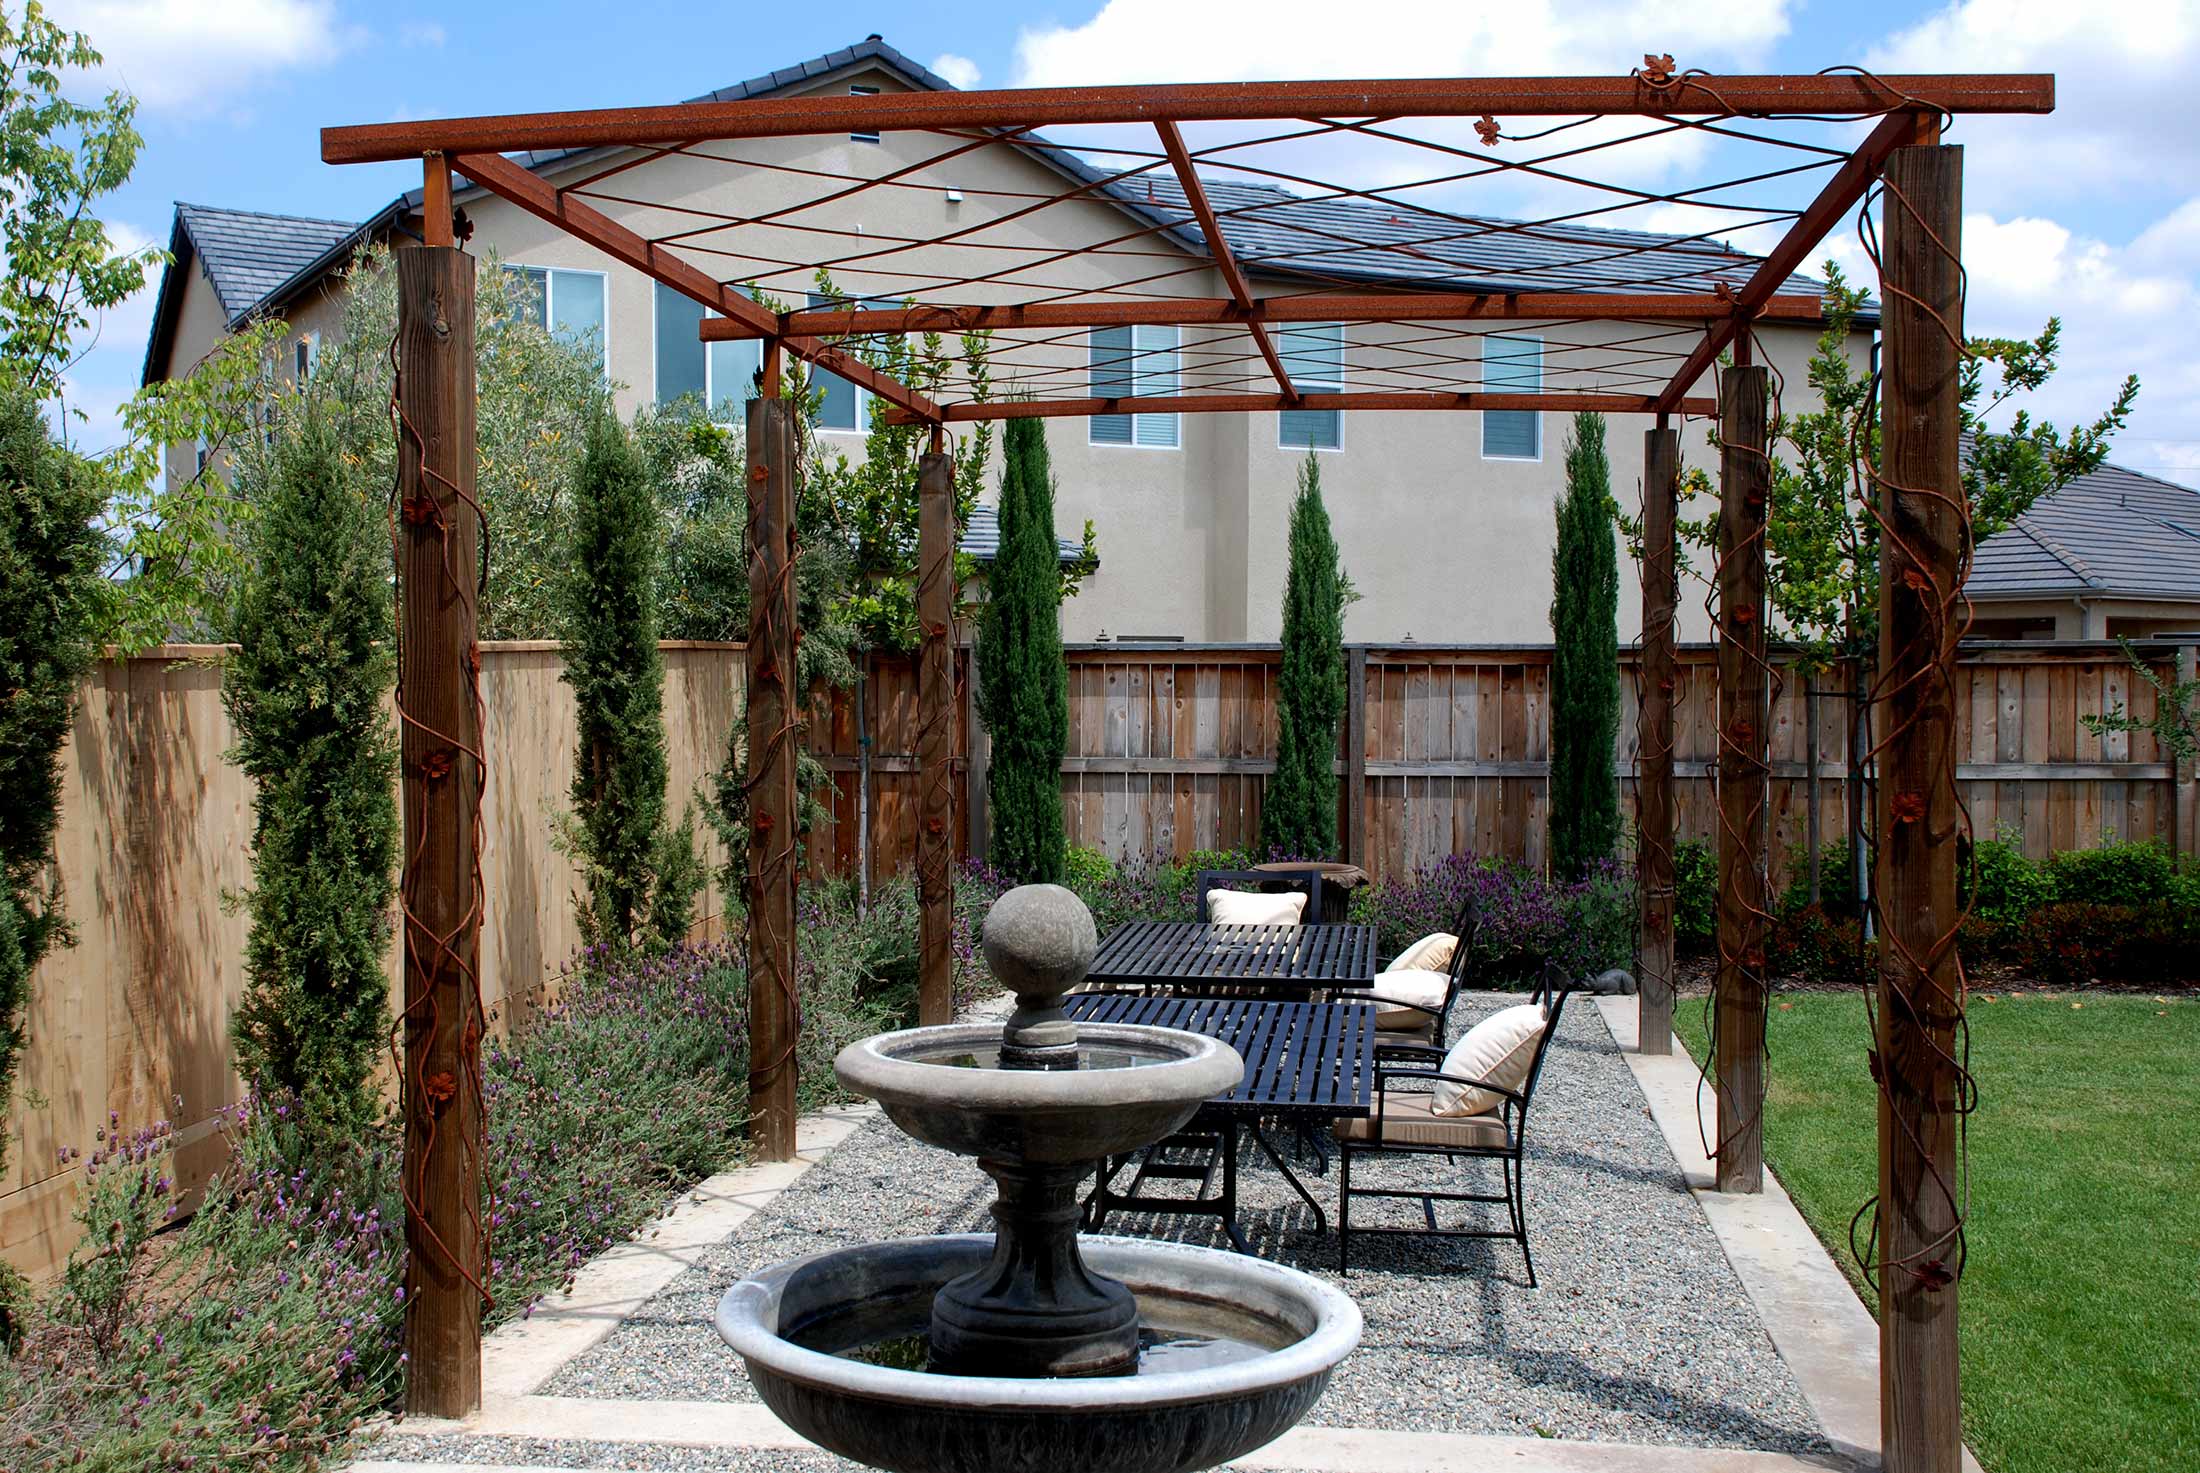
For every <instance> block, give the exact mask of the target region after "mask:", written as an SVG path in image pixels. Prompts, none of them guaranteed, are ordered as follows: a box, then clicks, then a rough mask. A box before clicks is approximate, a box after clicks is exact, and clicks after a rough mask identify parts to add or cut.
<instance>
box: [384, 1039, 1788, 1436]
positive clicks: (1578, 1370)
mask: <svg viewBox="0 0 2200 1473" xmlns="http://www.w3.org/2000/svg"><path fill="white" fill-rule="evenodd" d="M1518 1000H1519V999H1518V998H1517V997H1504V996H1489V997H1479V998H1472V999H1463V1000H1462V1004H1461V1006H1460V1008H1459V1009H1458V1013H1459V1015H1461V1016H1462V1018H1463V1020H1465V1021H1471V1020H1473V1019H1475V1018H1479V1017H1481V1016H1484V1015H1485V1014H1487V1013H1488V1012H1489V1011H1491V1010H1492V1009H1493V1008H1495V1007H1499V1006H1504V1005H1507V1004H1509V1003H1512V1002H1517V1001H1518ZM1248 1158H1250V1159H1251V1160H1252V1161H1254V1162H1255V1163H1257V1164H1253V1165H1251V1166H1250V1167H1249V1169H1248V1170H1246V1171H1245V1172H1244V1173H1243V1174H1242V1175H1241V1178H1240V1191H1241V1223H1242V1225H1243V1226H1244V1227H1245V1229H1246V1230H1247V1233H1248V1235H1249V1236H1250V1238H1251V1240H1252V1243H1253V1247H1254V1249H1255V1251H1257V1252H1259V1253H1261V1254H1262V1255H1263V1256H1267V1257H1272V1258H1276V1259H1278V1260H1280V1261H1283V1262H1286V1263H1291V1264H1294V1265H1296V1266H1298V1267H1300V1268H1304V1269H1308V1270H1310V1271H1312V1272H1315V1273H1317V1274H1320V1275H1321V1276H1323V1277H1324V1278H1328V1279H1331V1280H1332V1281H1334V1282H1337V1283H1340V1284H1341V1285H1343V1287H1344V1288H1345V1289H1346V1290H1347V1291H1348V1292H1349V1293H1351V1294H1352V1296H1353V1297H1354V1298H1355V1299H1357V1300H1358V1301H1359V1304H1360V1307H1361V1309H1362V1310H1363V1311H1364V1312H1365V1314H1366V1317H1367V1331H1366V1336H1365V1338H1364V1340H1363V1341H1362V1343H1361V1346H1360V1349H1359V1350H1358V1351H1357V1352H1355V1353H1354V1354H1353V1355H1352V1356H1351V1357H1350V1358H1349V1359H1347V1360H1346V1362H1345V1363H1344V1365H1343V1367H1342V1368H1341V1369H1340V1370H1339V1372H1338V1375H1337V1378H1336V1380H1335V1381H1334V1382H1333V1383H1332V1385H1331V1387H1330V1389H1329V1392H1328V1394H1327V1395H1326V1396H1325V1397H1324V1398H1323V1399H1322V1401H1321V1402H1320V1404H1319V1405H1317V1406H1316V1407H1315V1409H1314V1413H1313V1415H1312V1417H1311V1418H1309V1420H1310V1421H1311V1422H1314V1423H1323V1424H1328V1425H1332V1426H1358V1427H1379V1428H1396V1429H1401V1430H1409V1431H1426V1432H1469V1433H1500V1434H1509V1435H1515V1436H1534V1435H1543V1436H1555V1437H1562V1438H1570V1439H1579V1440H1586V1441H1608V1442H1632V1443H1664V1444H1673V1445H1682V1446H1699V1447H1741V1448H1760V1449H1766V1450H1774V1451H1784V1452H1798V1453H1807V1452H1822V1451H1825V1450H1827V1448H1828V1444H1827V1442H1826V1440H1825V1438H1824V1436H1823V1435H1822V1433H1821V1432H1820V1430H1819V1428H1818V1426H1817V1424H1816V1422H1815V1420H1814V1419H1813V1418H1812V1417H1811V1415H1810V1412H1809V1410H1808V1408H1807V1406H1806V1404H1805V1403H1804V1401H1803V1399H1802V1395H1801V1393H1800V1391H1799V1390H1798V1389H1797V1387H1796V1384H1795V1380H1794V1378H1793V1376H1792V1375H1790V1374H1789V1372H1788V1369H1787V1366H1786V1364H1785V1363H1784V1362H1783V1361H1782V1360H1781V1359H1780V1357H1779V1355H1778V1353H1777V1352H1776V1351H1775V1350H1774V1349H1773V1346H1772V1343H1771V1341H1770V1339H1769V1338H1768V1337H1767V1336H1766V1334H1765V1331H1764V1328H1763V1326H1762V1324H1761V1323H1760V1322H1759V1321H1758V1319H1757V1316H1756V1312H1755V1310H1754V1309H1753V1307H1752V1306H1751V1304H1750V1301H1749V1297H1748V1294H1747V1293H1746V1291H1745V1290H1744V1289H1743V1288H1742V1285H1741V1283H1740V1281H1739V1280H1738V1279H1737V1278H1736V1277H1735V1275H1734V1272H1733V1269H1732V1268H1731V1266H1730V1265H1729V1264H1728V1263H1727V1260H1726V1256H1725V1254H1724V1252H1723V1251H1722V1250H1721V1249H1720V1247H1719V1244H1718V1240H1717V1239H1716V1238H1715V1237H1714V1236H1713V1234H1712V1232H1711V1228H1710V1226H1709V1224H1708V1223H1707V1222H1706V1221H1705V1219H1704V1216H1703V1212H1702V1210H1701V1209H1700V1208H1699V1207H1698V1206H1697V1205H1696V1202H1695V1200H1694V1199H1693V1198H1692V1197H1690V1196H1689V1194H1688V1192H1687V1189H1686V1187H1685V1185H1684V1184H1683V1182H1682V1180H1681V1174H1680V1168H1679V1166H1678V1165H1677V1163H1676V1162H1675V1161H1674V1159H1673V1156H1672V1153H1671V1152H1670V1151H1668V1150H1667V1149H1666V1146H1665V1142H1664V1140H1663V1138H1662V1137H1661V1136H1660V1134H1659V1133H1658V1129H1657V1126H1656V1124H1655V1123H1654V1122H1653V1121H1652V1120H1651V1119H1650V1115H1649V1110H1648V1108H1647V1106H1646V1104H1645V1102H1644V1100H1643V1096H1642V1093H1641V1091H1640V1090H1639V1089H1638V1088H1637V1087H1636V1085H1635V1083H1634V1078H1633V1075H1632V1074H1631V1073H1630V1072H1629V1070H1628V1068H1627V1064H1626V1061H1625V1060H1624V1059H1623V1058H1621V1057H1620V1054H1619V1052H1618V1049H1617V1048H1616V1046H1615V1045H1614V1044H1613V1042H1612V1038H1611V1035H1610V1033H1609V1032H1608V1031H1607V1030H1606V1029H1605V1027H1604V1024H1603V1020H1602V1019H1601V1017H1600V1016H1599V1015H1598V1013H1597V1011H1596V1009H1595V1007H1594V1005H1593V1004H1592V1003H1591V1002H1590V1001H1589V1000H1587V999H1585V998H1576V999H1575V1001H1574V1003H1573V1005H1572V1006H1571V1007H1569V1009H1568V1011H1567V1015H1566V1019H1565V1023H1564V1025H1563V1026H1562V1028H1561V1030H1560V1035H1559V1038H1558V1040H1557V1041H1556V1043H1555V1044H1554V1045H1553V1049H1552V1054H1551V1057H1550V1060H1549V1062H1548V1063H1547V1065H1546V1067H1545V1070H1544V1075H1543V1082H1542V1085H1541V1088H1540V1090H1539V1093H1538V1096H1537V1099H1536V1105H1535V1112H1534V1115H1533V1117H1532V1120H1531V1129H1530V1135H1529V1161H1528V1163H1527V1182H1528V1210H1529V1230H1530V1233H1531V1235H1532V1236H1533V1239H1534V1242H1535V1247H1536V1267H1537V1272H1538V1274H1539V1276H1540V1278H1541V1280H1542V1287H1541V1288H1539V1289H1529V1288H1527V1287H1526V1280H1525V1275H1524V1274H1523V1272H1522V1269H1521V1262H1520V1255H1519V1253H1518V1251H1517V1250H1516V1249H1515V1248H1514V1247H1513V1246H1512V1245H1511V1244H1509V1243H1475V1242H1460V1241H1449V1242H1446V1241H1440V1240H1430V1239H1368V1240H1365V1245H1364V1247H1363V1246H1362V1244H1361V1243H1360V1242H1355V1244H1354V1260H1355V1262H1354V1266H1353V1271H1352V1273H1351V1275H1350V1277H1349V1278H1342V1279H1340V1278H1338V1277H1337V1275H1336V1237H1335V1234H1334V1227H1333V1225H1332V1231H1331V1232H1330V1233H1329V1234H1327V1235H1322V1234H1317V1233H1316V1232H1315V1231H1314V1225H1313V1218H1312V1215H1311V1214H1310V1213H1309V1212H1308V1211H1307V1210H1306V1207H1305V1205H1304V1204H1303V1203H1301V1202H1299V1200H1298V1199H1297V1198H1296V1197H1295V1196H1293V1195H1292V1194H1291V1193H1290V1191H1289V1189H1288V1188H1287V1187H1286V1186H1285V1185H1284V1183H1283V1182H1282V1180H1281V1178H1280V1177H1279V1176H1277V1174H1276V1173H1275V1171H1274V1170H1273V1168H1271V1167H1269V1166H1267V1165H1266V1163H1265V1162H1260V1161H1258V1158H1257V1156H1256V1155H1255V1154H1254V1153H1253V1152H1251V1151H1250V1149H1248V1150H1247V1151H1246V1152H1244V1153H1242V1154H1241V1159H1248ZM1297 1164H1298V1165H1299V1166H1300V1169H1301V1175H1302V1176H1303V1177H1304V1179H1305V1180H1307V1181H1308V1182H1309V1184H1310V1185H1311V1187H1312V1189H1313V1190H1314V1192H1315V1194H1316V1196H1317V1198H1319V1199H1321V1200H1322V1201H1323V1203H1324V1206H1325V1209H1333V1206H1334V1202H1335V1194H1336V1187H1335V1176H1334V1171H1333V1169H1332V1171H1331V1172H1330V1174H1327V1175H1316V1174H1314V1172H1313V1166H1312V1163H1311V1162H1310V1161H1306V1162H1301V1163H1297ZM1387 1169H1389V1170H1392V1171H1394V1172H1403V1173H1406V1174H1408V1175H1412V1174H1417V1173H1427V1172H1431V1171H1433V1172H1435V1173H1439V1174H1441V1175H1443V1176H1445V1177H1448V1178H1451V1179H1452V1184H1453V1185H1456V1186H1465V1185H1467V1184H1468V1183H1469V1182H1470V1181H1472V1180H1474V1179H1476V1178H1477V1177H1478V1176H1479V1174H1481V1173H1482V1172H1484V1171H1485V1170H1486V1172H1487V1173H1488V1177H1489V1179H1490V1180H1492V1181H1494V1178H1495V1171H1496V1168H1495V1167H1494V1165H1492V1166H1488V1167H1486V1168H1485V1167H1483V1166H1482V1165H1480V1164H1477V1163H1466V1162H1462V1163H1459V1164H1457V1165H1449V1164H1446V1163H1442V1162H1431V1161H1423V1160H1401V1161H1397V1162H1395V1163H1393V1164H1391V1165H1390V1166H1389V1167H1388V1168H1387ZM1370 1184H1373V1183H1370ZM1475 1189H1480V1190H1488V1189H1489V1188H1488V1187H1487V1186H1481V1187H1477V1188H1475ZM991 1198H992V1192H991V1185H990V1183H988V1182H987V1181H986V1180H985V1178H984V1177H983V1176H982V1175H981V1174H980V1173H979V1172H978V1170H977V1168H976V1167H975V1166H974V1165H972V1164H971V1163H969V1162H967V1161H963V1160H959V1159H956V1158H954V1157H950V1156H947V1155H945V1154H944V1153H942V1152H939V1151H935V1150H932V1149H930V1148H928V1147H924V1146H920V1145H918V1144H916V1143H915V1142H913V1141H911V1140H909V1139H907V1138H906V1137H904V1136H902V1135H901V1134H900V1133H899V1132H898V1131H896V1130H895V1129H894V1128H893V1126H892V1124H891V1123H890V1122H888V1121H886V1120H884V1119H883V1118H881V1119H879V1120H876V1121H873V1122H872V1123H871V1124H869V1125H866V1126H865V1127H863V1128H862V1129H861V1130H860V1131H858V1132H857V1134H855V1135H854V1136H851V1137H850V1138H849V1139H848V1140H847V1141H846V1142H844V1143H843V1144H842V1145H841V1146H840V1147H839V1148H838V1149H836V1150H834V1151H833V1152H832V1153H831V1154H830V1155H828V1156H827V1157H826V1159H825V1160H824V1161H823V1162H822V1163H820V1164H819V1165H818V1166H817V1167H816V1168H815V1169H813V1170H811V1171H810V1172H808V1173H807V1174H806V1175H804V1176H803V1177H802V1178H801V1180H800V1181H798V1182H797V1183H796V1184H795V1185H794V1186H793V1187H791V1188H789V1189H788V1190H786V1191H785V1192H783V1193H781V1194H780V1196H779V1197H778V1198H777V1199H776V1200H775V1201H774V1202H773V1203H772V1205H771V1206H770V1207H769V1208H768V1209H767V1210H766V1211H764V1212H761V1213H759V1214H757V1215H756V1216H755V1217H754V1218H752V1219H750V1220H749V1221H748V1222H747V1223H746V1224H744V1225H743V1226H742V1228H741V1229H740V1230H739V1231H737V1232H736V1233H735V1234H734V1235H733V1237H732V1238H731V1239H729V1240H728V1241H727V1242H726V1243H724V1244H723V1245H721V1246H719V1247H717V1248H715V1249H713V1250H712V1251H710V1252H709V1253H708V1254H706V1255H705V1257H704V1259H703V1260H702V1262H701V1263H700V1264H699V1265H698V1266H697V1267H695V1268H693V1269H691V1270H689V1271H688V1272H687V1273H685V1274H683V1275H682V1276H681V1277H680V1278H679V1279H677V1280H675V1281H674V1282H673V1283H672V1284H670V1285H669V1286H667V1287H666V1288H665V1289H664V1290H663V1291H662V1292H660V1293H659V1294H658V1295H656V1296H655V1297H654V1298H653V1299H651V1300H650V1301H649V1302H648V1303H646V1304H644V1305H643V1306H642V1307H641V1308H640V1310H639V1311H638V1312H637V1313H636V1314H634V1315H633V1316H632V1317H631V1318H630V1319H629V1320H627V1321H626V1323H624V1324H623V1325H621V1326H620V1328H619V1329H618V1330H616V1331H614V1332H613V1333H612V1334H611V1335H610V1336H608V1337H607V1338H606V1339H605V1340H604V1341H602V1342H601V1343H600V1344H598V1345H597V1346H596V1347H595V1348H594V1349H592V1350H591V1351H590V1352H589V1353H588V1354H586V1355H584V1356H582V1357H580V1358H578V1359H576V1360H575V1361H573V1362H572V1363H571V1364H569V1365H568V1366H567V1367H566V1368H565V1369H564V1370H563V1371H561V1372H560V1373H559V1374H558V1376H557V1377H556V1378H555V1379H553V1380H552V1381H551V1382H550V1383H549V1384H548V1385H547V1386H545V1387H544V1388H543V1390H544V1392H545V1393H547V1394H550V1395H558V1396H583V1397H605V1398H618V1399H642V1400H660V1399H681V1400H726V1401H754V1400H755V1393H754V1392H753V1391H752V1390H751V1389H750V1387H749V1384H748V1381H747V1379H746V1377H745V1376H744V1375H743V1374H742V1372H741V1368H740V1364H739V1362H738V1361H736V1360H735V1358H734V1357H733V1355H732V1354H731V1353H730V1352H729V1351H728V1350H727V1349H726V1348H725V1346H724V1344H723V1343H722V1342H721V1341H720V1340H719V1339H718V1336H717V1334H716V1332H715V1331H714V1330H713V1329H712V1328H711V1323H710V1317H711V1313H712V1311H713V1309H714V1307H715V1305H716V1302H717V1300H718V1297H719V1296H720V1295H721V1294H722V1293H723V1292H724V1290H725V1289H726V1287H727V1286H728V1285H730V1284H731V1283H733V1282H734V1281H735V1280H736V1279H738V1278H740V1277H741V1276H742V1275H743V1274H744V1273H746V1272H748V1271H749V1270H750V1269H751V1268H753V1267H756V1266H758V1265H761V1264H764V1263H770V1262H774V1261H777V1260H779V1259H783V1258H788V1257H792V1256H797V1255H800V1254H805V1253H813V1252H818V1251H822V1250H824V1249H828V1248H833V1247H839V1246H844V1245H847V1244H851V1243H860V1242H872V1241H877V1240H879V1239H882V1238H888V1237H896V1236H905V1235H912V1234H918V1233H932V1232H961V1231H973V1230H978V1229H980V1228H982V1227H984V1226H986V1225H987V1221H986V1216H985V1209H986V1207H987V1205H988V1204H989V1203H990V1201H991ZM1385 1206H1387V1207H1389V1208H1390V1210H1391V1211H1393V1212H1395V1213H1396V1214H1398V1216H1397V1218H1396V1220H1398V1221H1401V1222H1405V1221H1413V1220H1417V1219H1418V1208H1417V1207H1415V1206H1413V1205H1411V1204H1406V1203H1398V1204H1366V1205H1361V1204H1356V1207H1355V1216H1356V1217H1358V1218H1361V1219H1362V1220H1364V1219H1365V1216H1366V1214H1367V1212H1369V1211H1375V1212H1381V1211H1383V1210H1384V1207H1385ZM1454 1210H1460V1209H1454ZM1464 1210H1466V1211H1469V1212H1472V1211H1476V1210H1479V1209H1474V1208H1467V1209H1464ZM1494 1210H1497V1211H1501V1209H1494ZM1333 1215H1334V1214H1333V1211H1332V1216H1333ZM1107 1230H1108V1231H1111V1232H1133V1233H1165V1234H1166V1235H1168V1236H1171V1237H1176V1238H1180V1239H1182V1240H1185V1241H1191V1242H1204V1243H1211V1244H1215V1245H1218V1246H1219V1245H1220V1243H1221V1239H1220V1235H1219V1234H1218V1233H1215V1232H1214V1231H1212V1229H1211V1227H1210V1224H1209V1223H1208V1222H1204V1221H1201V1220H1197V1219H1165V1220H1159V1221H1156V1220H1154V1219H1151V1218H1141V1217H1126V1216H1122V1215H1118V1216H1116V1217H1112V1218H1111V1219H1110V1220H1109V1222H1108V1225H1107ZM430 1442H434V1443H437V1444H438V1446H436V1447H433V1448H430V1447H429V1446H428V1445H427V1444H429V1443H430ZM373 1455H376V1456H384V1457H391V1456H436V1457H449V1458H454V1459H459V1460H466V1461H482V1462H518V1463H529V1462H532V1463H537V1464H548V1465H551V1466H578V1467H606V1468H614V1467H621V1468H623V1467H635V1468H655V1467H672V1466H678V1467H693V1468H702V1469H709V1468H716V1467H720V1466H728V1467H731V1466H737V1465H738V1466H741V1467H745V1468H760V1469H762V1468H771V1469H777V1468H785V1469H787V1470H789V1473H810V1470H812V1469H818V1470H823V1469H835V1470H837V1469H840V1468H844V1467H847V1466H849V1465H847V1464H843V1463H840V1462H838V1461H837V1460H833V1459H829V1458H822V1457H808V1456H807V1455H804V1456H803V1457H792V1456H784V1455H778V1454H772V1455H766V1454H762V1453H749V1454H745V1455H743V1456H744V1457H745V1458H746V1459H747V1461H738V1462H727V1463H724V1464H721V1463H718V1462H712V1461H710V1460H709V1457H707V1456H705V1455H701V1454H691V1453H690V1452H689V1451H687V1450H676V1449H665V1450H653V1449H649V1448H642V1447H633V1446H631V1445H629V1446H623V1447H617V1448H610V1447H595V1448H591V1447H588V1446H586V1445H580V1446H575V1445H548V1444H527V1443H525V1442H523V1441H521V1440H517V1439H486V1440H482V1439H472V1440H467V1441H466V1442H465V1443H464V1445H463V1447H460V1446H458V1445H456V1444H455V1443H454V1442H453V1440H451V1439H421V1438H411V1437H407V1436H405V1435H403V1434H399V1435H398V1436H397V1437H395V1438H393V1439H390V1440H386V1441H385V1442H384V1443H382V1444H380V1445H378V1446H377V1447H376V1448H375V1449H374V1450H373ZM652 1459H661V1460H665V1461H651V1460H652ZM682 1459H688V1460H687V1461H682Z"/></svg>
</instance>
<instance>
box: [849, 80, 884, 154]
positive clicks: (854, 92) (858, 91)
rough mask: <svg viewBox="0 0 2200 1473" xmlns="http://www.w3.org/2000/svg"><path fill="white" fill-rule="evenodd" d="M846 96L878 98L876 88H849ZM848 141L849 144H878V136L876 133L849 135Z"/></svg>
mask: <svg viewBox="0 0 2200 1473" xmlns="http://www.w3.org/2000/svg"><path fill="white" fill-rule="evenodd" d="M848 95H849V96H850V97H876V96H878V88H876V87H850V88H849V89H848ZM848 139H849V141H850V142H852V143H876V142H878V134H876V133H850V134H849V135H848Z"/></svg>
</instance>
